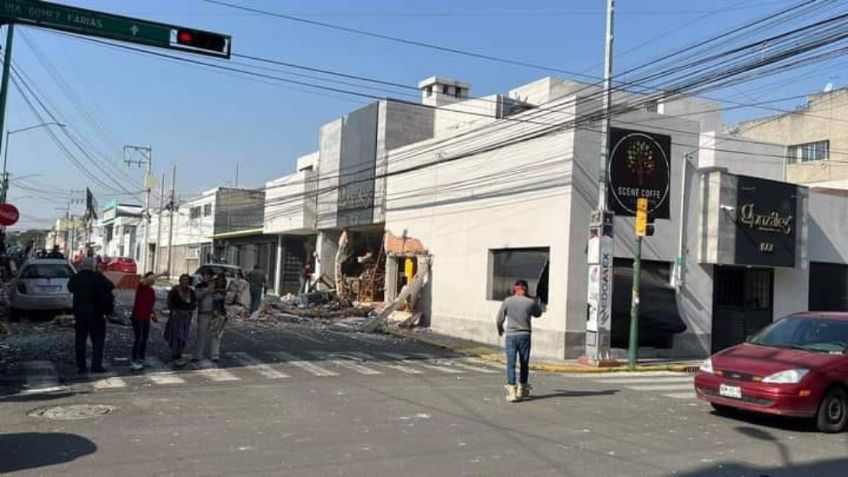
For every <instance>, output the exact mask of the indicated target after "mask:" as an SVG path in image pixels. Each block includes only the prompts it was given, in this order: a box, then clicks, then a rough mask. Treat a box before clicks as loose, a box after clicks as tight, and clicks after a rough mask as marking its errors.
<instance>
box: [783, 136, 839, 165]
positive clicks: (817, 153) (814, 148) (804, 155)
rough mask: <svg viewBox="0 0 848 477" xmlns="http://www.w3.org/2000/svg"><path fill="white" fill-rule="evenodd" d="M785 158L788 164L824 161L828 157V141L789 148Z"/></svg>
mask: <svg viewBox="0 0 848 477" xmlns="http://www.w3.org/2000/svg"><path fill="white" fill-rule="evenodd" d="M786 156H787V159H788V160H789V163H790V164H799V163H803V162H812V161H826V160H827V159H828V157H829V156H830V141H829V140H824V141H816V142H808V143H806V144H796V145H794V146H789V147H788V148H787V151H786Z"/></svg>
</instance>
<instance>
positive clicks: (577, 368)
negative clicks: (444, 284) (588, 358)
mask: <svg viewBox="0 0 848 477" xmlns="http://www.w3.org/2000/svg"><path fill="white" fill-rule="evenodd" d="M385 331H386V333H388V334H390V335H392V336H394V337H397V338H406V339H408V340H412V341H414V342H416V343H419V344H424V345H427V346H432V347H434V348H439V349H443V350H446V351H451V352H453V353H456V354H461V355H464V356H468V357H474V358H479V359H482V360H484V361H488V362H490V363H500V364H506V359H504V357H503V355H502V353H500V352H493V351H494V350H493V349H492V348H491V347H486V346H480V345H470V346H451V345H448V344H445V343H443V342H440V341H438V340H434V339H429V338H427V337H424V336H416V335H415V334H406V333H403V332H399V331H396V330H392V329H388V330H385ZM530 369H532V370H534V371H545V372H549V373H573V374H609V373H620V372H625V371H631V372H632V371H636V372H640V371H641V372H647V371H672V372H678V373H695V372H697V371H698V365H693V364H684V363H672V364H640V365H637V366H636V368H635V369H630V368H628V367H627V366H610V367H604V368H595V367H589V366H582V365H571V364H560V363H544V362H543V363H536V364H533V363H531V364H530Z"/></svg>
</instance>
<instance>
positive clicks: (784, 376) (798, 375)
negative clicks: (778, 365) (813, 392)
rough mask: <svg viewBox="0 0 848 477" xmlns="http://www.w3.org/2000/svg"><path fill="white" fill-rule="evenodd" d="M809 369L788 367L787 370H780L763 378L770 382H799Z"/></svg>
mask: <svg viewBox="0 0 848 477" xmlns="http://www.w3.org/2000/svg"><path fill="white" fill-rule="evenodd" d="M809 372H810V370H809V369H803V368H799V369H787V370H786V371H780V372H778V373H774V374H772V375H771V376H766V377H765V378H763V382H764V383H768V384H797V383H799V382H801V380H802V379H804V376H806V375H807V373H809Z"/></svg>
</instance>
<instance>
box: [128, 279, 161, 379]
mask: <svg viewBox="0 0 848 477" xmlns="http://www.w3.org/2000/svg"><path fill="white" fill-rule="evenodd" d="M155 282H156V274H154V273H153V272H147V273H145V274H144V277H142V278H141V281H139V282H138V287H136V289H135V301H134V302H133V308H132V316H131V317H130V322H131V323H132V328H133V336H134V339H133V345H132V361H131V362H130V369H132V370H133V371H141V370H142V369H144V356H145V351H146V350H147V337H148V335H149V334H150V322H151V321H154V322H155V321H157V320H156V315H155V314H154V307H155V306H156V291H155V290H154V289H153V283H155Z"/></svg>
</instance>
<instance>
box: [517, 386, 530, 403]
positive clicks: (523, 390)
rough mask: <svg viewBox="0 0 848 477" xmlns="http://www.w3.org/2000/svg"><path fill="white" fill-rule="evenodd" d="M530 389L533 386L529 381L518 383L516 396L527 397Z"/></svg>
mask: <svg viewBox="0 0 848 477" xmlns="http://www.w3.org/2000/svg"><path fill="white" fill-rule="evenodd" d="M532 389H533V388H532V387H531V386H530V384H529V383H524V384H519V385H518V397H520V398H522V399H523V398H526V397H529V396H530V390H532Z"/></svg>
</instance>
